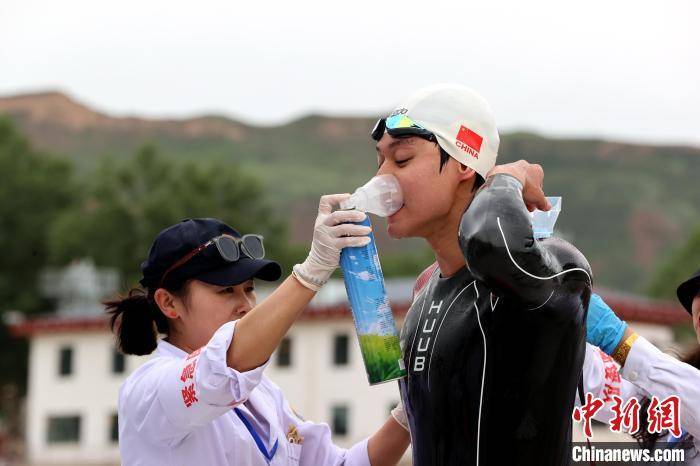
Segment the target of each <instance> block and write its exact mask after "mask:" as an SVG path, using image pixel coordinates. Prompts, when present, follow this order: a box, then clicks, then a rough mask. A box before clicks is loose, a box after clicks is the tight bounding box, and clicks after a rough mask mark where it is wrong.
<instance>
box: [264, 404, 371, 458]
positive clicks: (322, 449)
mask: <svg viewBox="0 0 700 466" xmlns="http://www.w3.org/2000/svg"><path fill="white" fill-rule="evenodd" d="M277 396H278V399H279V404H280V406H281V409H282V419H283V422H284V425H285V426H290V427H291V426H295V427H296V428H297V431H298V432H299V435H300V436H301V437H302V438H303V443H302V444H301V445H290V446H289V447H290V448H291V449H292V450H294V449H297V453H296V454H297V455H298V458H299V466H317V465H324V466H371V464H370V461H369V453H368V451H367V442H368V440H369V439H364V440H361V441H360V442H357V443H356V444H355V445H353V446H352V447H350V448H348V449H345V448H341V447H339V446H337V445H335V444H334V443H333V441H332V439H331V429H330V427H329V426H328V424H323V423H321V424H318V423H315V422H309V421H306V420H304V419H302V418H301V416H299V415H298V414H297V413H295V412H294V410H292V409H291V407H290V406H289V403H288V402H287V400H286V399H285V398H284V395H283V394H282V392H281V391H278V395H277ZM292 456H294V455H292Z"/></svg>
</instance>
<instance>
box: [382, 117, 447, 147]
mask: <svg viewBox="0 0 700 466" xmlns="http://www.w3.org/2000/svg"><path fill="white" fill-rule="evenodd" d="M385 131H386V132H387V133H389V136H391V137H393V138H396V137H401V136H418V137H421V138H423V139H431V138H434V137H435V136H434V135H433V133H432V132H431V131H429V130H427V129H425V128H423V127H422V126H421V125H419V124H418V123H416V122H415V121H413V120H412V119H411V118H409V117H408V116H406V115H405V114H403V113H399V114H395V115H394V114H392V115H391V116H388V117H386V118H380V119H379V120H378V121H377V123H376V124H375V125H374V129H373V130H372V133H371V135H372V139H374V140H375V141H379V140H380V139H381V138H382V136H383V135H384V132H385Z"/></svg>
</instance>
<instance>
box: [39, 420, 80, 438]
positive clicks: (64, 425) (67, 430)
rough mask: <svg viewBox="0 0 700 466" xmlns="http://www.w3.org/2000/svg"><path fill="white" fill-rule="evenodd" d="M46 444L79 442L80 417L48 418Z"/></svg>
mask: <svg viewBox="0 0 700 466" xmlns="http://www.w3.org/2000/svg"><path fill="white" fill-rule="evenodd" d="M47 439H48V443H73V442H79V441H80V416H51V417H49V428H48V437H47Z"/></svg>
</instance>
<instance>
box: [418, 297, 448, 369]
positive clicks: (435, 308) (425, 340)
mask: <svg viewBox="0 0 700 466" xmlns="http://www.w3.org/2000/svg"><path fill="white" fill-rule="evenodd" d="M441 307H442V301H440V302H438V303H436V302H435V301H433V302H431V303H430V307H429V308H428V316H427V318H426V319H425V320H424V321H423V327H422V329H421V331H420V336H419V340H418V349H417V350H416V356H415V357H414V358H413V366H412V367H413V370H414V371H415V372H420V371H422V370H423V369H425V358H426V354H427V351H428V348H429V347H430V340H431V339H432V335H433V332H434V331H435V327H436V323H437V321H438V318H439V317H440V308H441Z"/></svg>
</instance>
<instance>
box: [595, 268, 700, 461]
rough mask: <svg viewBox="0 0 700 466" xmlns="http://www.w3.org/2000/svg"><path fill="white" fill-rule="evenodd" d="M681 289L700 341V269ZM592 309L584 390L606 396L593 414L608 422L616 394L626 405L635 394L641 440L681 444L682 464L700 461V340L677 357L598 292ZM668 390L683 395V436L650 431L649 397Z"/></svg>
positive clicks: (654, 444) (666, 445) (662, 395)
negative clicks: (623, 317)
mask: <svg viewBox="0 0 700 466" xmlns="http://www.w3.org/2000/svg"><path fill="white" fill-rule="evenodd" d="M677 294H678V299H679V300H680V302H681V304H682V305H683V307H684V308H685V309H686V310H687V311H688V312H689V313H690V314H691V316H692V319H693V328H694V329H695V333H696V335H697V339H698V343H699V344H700V270H698V271H697V272H696V273H695V274H694V275H693V276H692V277H690V278H689V279H688V280H686V281H685V282H683V283H682V284H681V285H680V286H679V287H678V291H677ZM588 313H589V314H588V322H587V325H588V331H587V340H588V344H587V347H586V359H585V363H584V369H583V371H584V374H583V381H584V392H586V393H588V392H590V393H592V394H593V395H594V396H595V397H597V398H600V399H603V400H607V401H606V404H605V406H604V407H603V409H601V410H599V411H598V413H597V414H596V416H595V419H597V420H599V421H601V422H609V421H610V420H611V419H612V418H613V416H614V413H613V412H612V410H611V407H612V405H613V402H612V399H611V398H612V395H617V396H619V397H620V398H621V399H622V405H623V406H624V405H625V403H626V402H627V401H628V400H630V399H631V398H632V397H635V398H636V399H637V400H638V401H640V403H641V408H640V410H639V412H640V420H641V422H640V426H639V431H638V433H637V434H635V435H634V437H635V438H636V439H637V440H638V441H639V443H640V446H642V447H643V448H648V449H653V448H654V447H664V448H673V447H675V448H683V449H685V450H686V452H685V463H684V464H688V465H696V466H700V346H698V347H697V348H695V349H694V350H692V351H691V352H690V353H689V354H688V355H686V357H685V358H683V360H682V361H679V360H678V359H675V358H673V357H671V356H669V355H667V354H665V353H663V352H661V351H660V350H659V349H658V348H656V347H655V346H654V345H652V344H651V343H650V342H649V341H647V340H646V339H645V338H643V337H641V336H638V335H637V334H636V333H635V332H634V331H633V330H632V329H631V328H629V326H628V325H627V323H626V322H623V321H621V320H620V319H619V318H618V317H617V316H616V315H615V313H614V312H613V310H612V309H610V307H608V306H607V304H605V302H603V300H602V299H601V298H600V297H599V296H598V295H593V296H592V297H591V303H590V305H589V308H588ZM669 396H677V397H678V398H679V400H680V410H679V413H680V427H681V429H682V430H681V435H680V436H679V437H676V436H674V435H673V434H671V433H670V432H668V431H667V430H665V431H663V432H661V433H649V431H648V427H649V419H648V417H647V408H648V407H649V404H650V400H651V397H657V398H658V399H661V400H663V399H665V398H667V397H669ZM662 442H664V445H661V443H662Z"/></svg>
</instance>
